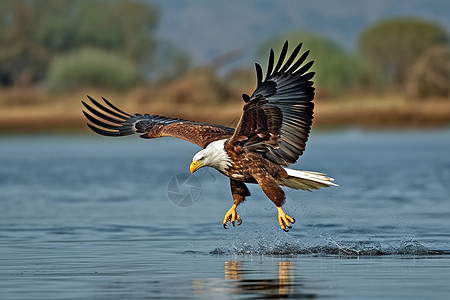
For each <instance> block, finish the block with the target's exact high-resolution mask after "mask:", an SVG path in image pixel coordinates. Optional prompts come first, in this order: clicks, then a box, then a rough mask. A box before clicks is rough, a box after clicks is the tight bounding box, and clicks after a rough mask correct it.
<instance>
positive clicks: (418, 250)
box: [209, 238, 450, 256]
mask: <svg viewBox="0 0 450 300" xmlns="http://www.w3.org/2000/svg"><path fill="white" fill-rule="evenodd" d="M209 253H210V254H213V255H319V256H328V255H333V256H335V255H337V256H383V255H412V256H427V255H449V254H450V250H432V249H428V248H427V247H425V246H424V245H422V244H421V243H420V242H418V241H414V240H410V241H402V242H401V243H400V244H399V245H397V246H392V245H390V246H382V245H380V244H378V243H373V242H366V241H360V242H352V243H342V242H338V241H331V240H329V241H328V242H327V243H325V244H323V245H314V246H307V245H304V244H302V243H300V242H298V241H288V240H286V239H284V238H277V239H274V240H268V239H261V240H258V241H234V242H232V243H231V244H227V245H224V246H220V247H217V248H215V249H213V250H211V251H210V252H209Z"/></svg>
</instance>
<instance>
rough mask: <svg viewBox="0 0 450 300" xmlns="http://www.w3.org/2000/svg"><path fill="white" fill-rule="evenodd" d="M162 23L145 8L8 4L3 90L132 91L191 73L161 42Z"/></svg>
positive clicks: (1, 25)
mask: <svg viewBox="0 0 450 300" xmlns="http://www.w3.org/2000/svg"><path fill="white" fill-rule="evenodd" d="M158 16H159V12H158V10H157V8H156V7H155V6H152V5H149V4H145V3H142V2H139V1H103V0H90V1H71V0H39V1H37V0H3V1H1V2H0V85H3V86H12V85H31V84H39V83H42V82H46V83H47V85H48V86H49V87H50V88H52V89H54V90H66V89H70V88H76V87H79V86H83V85H95V86H106V87H116V88H128V87H131V86H132V85H134V84H136V83H137V82H139V80H140V79H142V78H144V77H148V76H152V72H156V71H159V72H162V73H167V74H166V76H169V75H170V74H174V73H178V72H180V71H183V70H180V69H186V68H187V65H188V58H187V56H186V55H185V54H184V53H182V52H180V51H179V50H177V49H176V48H175V47H174V46H173V45H171V44H170V43H167V42H164V41H157V40H156V38H155V34H154V31H155V29H156V26H157V24H158ZM158 47H159V48H158ZM160 53H164V56H162V57H161V54H160ZM156 58H158V59H156ZM163 65H164V66H167V68H166V69H162V70H161V68H162V66H163Z"/></svg>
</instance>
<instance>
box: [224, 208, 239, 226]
mask: <svg viewBox="0 0 450 300" xmlns="http://www.w3.org/2000/svg"><path fill="white" fill-rule="evenodd" d="M236 207H237V205H236V204H233V206H232V207H231V208H230V209H229V210H228V211H227V213H226V214H225V218H224V219H223V228H225V229H227V223H228V222H231V224H232V225H233V226H236V221H237V222H238V225H241V224H242V219H241V217H239V215H238V214H237V212H236Z"/></svg>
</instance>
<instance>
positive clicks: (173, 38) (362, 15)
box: [147, 0, 450, 64]
mask: <svg viewBox="0 0 450 300" xmlns="http://www.w3.org/2000/svg"><path fill="white" fill-rule="evenodd" d="M147 2H150V3H155V4H156V5H157V6H158V7H159V8H160V10H161V16H160V17H161V19H160V24H159V28H158V31H157V34H158V36H159V37H161V38H163V39H165V40H168V41H170V42H172V43H173V44H175V45H177V46H179V47H181V48H182V49H183V50H184V51H186V52H187V53H188V54H189V55H190V56H191V58H192V60H193V63H194V64H204V63H208V62H210V61H212V60H213V59H215V58H217V57H220V56H221V55H223V54H225V53H228V52H230V51H232V50H235V49H240V50H243V51H242V52H243V55H242V56H243V59H244V60H245V59H247V58H252V57H253V58H254V56H255V52H256V49H257V47H258V46H259V45H261V44H262V43H263V42H264V41H265V40H267V39H268V38H270V37H273V36H276V35H279V34H283V33H288V32H292V31H311V32H315V33H319V34H321V35H324V36H327V37H329V38H331V39H333V40H334V41H336V42H337V43H339V44H340V45H341V46H342V47H343V48H344V49H347V50H348V51H355V49H356V48H357V45H358V37H359V35H360V34H361V32H362V31H363V30H364V29H365V28H366V27H367V26H368V25H370V24H373V23H376V22H378V21H380V20H382V19H385V18H391V17H405V16H408V17H419V18H423V19H426V20H431V21H434V22H437V23H438V24H440V25H441V26H442V27H444V28H445V29H446V30H447V32H450V1H447V0H396V1H394V0H392V1H388V0H376V1H374V0H343V1H334V0H315V1H312V0H310V1H301V0H280V1H273V0H258V1H256V0H247V1H242V0H227V1H217V0H215V1H211V0H176V1H167V0H147Z"/></svg>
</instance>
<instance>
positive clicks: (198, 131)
mask: <svg viewBox="0 0 450 300" xmlns="http://www.w3.org/2000/svg"><path fill="white" fill-rule="evenodd" d="M301 46H302V44H299V45H298V46H297V47H296V48H295V49H294V50H293V51H292V53H291V54H290V55H289V56H287V53H288V43H287V42H286V43H285V44H284V46H283V48H282V50H281V53H280V56H279V59H278V61H277V62H276V64H275V59H274V51H273V50H271V51H270V55H269V63H268V67H267V71H266V75H265V76H263V71H262V69H261V66H260V65H259V64H255V66H256V75H257V86H256V90H255V91H254V92H253V94H252V95H251V96H249V95H246V94H243V95H242V98H243V100H244V106H243V112H242V115H241V118H240V120H239V122H238V124H237V126H236V128H230V127H225V126H220V125H213V124H207V123H202V122H194V121H187V120H182V119H173V118H167V117H164V116H159V115H150V114H134V115H131V114H128V113H126V112H124V111H123V110H121V109H119V108H117V107H116V106H115V105H113V104H112V103H111V102H109V101H108V100H106V99H105V98H103V97H102V99H103V101H104V103H100V102H98V101H96V100H94V99H92V98H91V97H89V96H88V97H89V99H90V101H91V102H92V104H87V103H85V102H83V105H84V106H85V107H86V109H87V112H86V111H83V113H84V115H85V116H86V118H87V119H88V120H89V122H90V123H88V126H89V128H90V129H92V130H93V131H94V132H96V133H98V134H101V135H104V136H113V137H118V136H126V135H131V134H134V133H139V134H140V137H141V138H146V139H152V138H158V137H163V136H171V137H176V138H180V139H184V140H187V141H189V142H192V143H195V144H197V145H199V146H200V147H202V148H203V150H201V151H199V152H198V153H197V154H195V155H194V157H193V159H192V163H191V165H190V171H191V173H194V172H195V171H196V170H198V169H199V168H202V167H212V168H215V169H217V170H218V171H219V172H220V173H222V174H224V175H225V176H228V177H229V178H230V187H231V194H232V196H233V202H234V203H233V205H232V206H231V208H230V209H229V210H228V211H227V213H226V214H225V218H224V219H223V227H224V228H225V229H227V224H228V222H231V224H233V226H235V222H236V223H237V224H238V225H240V224H241V223H242V219H241V217H240V216H239V215H238V213H237V211H236V208H237V207H238V205H239V204H240V203H242V202H243V201H244V200H245V198H246V197H248V196H250V191H249V190H248V188H247V186H246V185H245V184H246V183H257V184H259V185H260V186H261V188H262V190H263V191H264V193H265V194H266V195H267V197H268V198H269V199H270V200H272V201H273V203H274V204H275V206H276V207H277V209H278V222H279V223H280V226H281V228H282V229H283V230H284V231H288V229H291V228H292V227H291V224H293V223H295V219H294V218H292V217H290V216H288V215H287V214H286V213H285V212H284V211H283V209H282V205H283V203H284V201H285V198H286V197H285V193H284V191H283V189H282V188H281V186H284V187H289V188H293V189H302V190H308V191H311V190H315V189H319V188H322V187H329V186H332V185H336V184H334V183H333V181H334V179H333V178H330V177H328V176H326V175H325V174H323V173H318V172H310V171H299V170H294V169H290V168H288V166H289V165H290V164H292V163H295V162H296V161H297V159H298V158H299V156H300V155H302V154H303V151H304V150H305V145H306V141H307V140H308V136H309V132H310V129H311V124H312V119H313V108H314V103H313V102H312V101H313V99H314V90H315V89H314V87H313V81H312V80H311V79H312V78H313V76H314V72H310V71H309V70H310V68H311V66H312V64H313V61H309V62H307V63H305V60H306V58H307V56H308V54H309V51H306V52H305V53H303V54H302V55H299V53H300V49H301ZM286 57H287V60H286Z"/></svg>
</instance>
